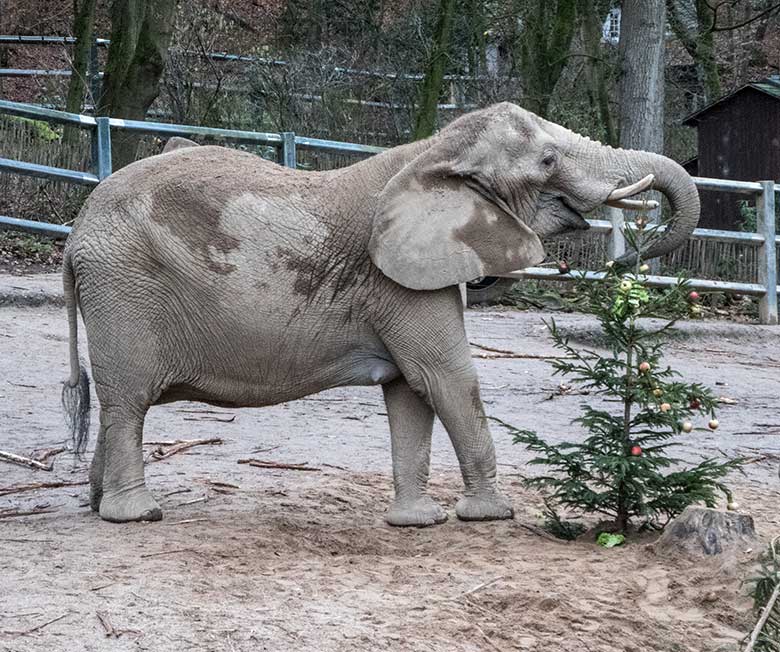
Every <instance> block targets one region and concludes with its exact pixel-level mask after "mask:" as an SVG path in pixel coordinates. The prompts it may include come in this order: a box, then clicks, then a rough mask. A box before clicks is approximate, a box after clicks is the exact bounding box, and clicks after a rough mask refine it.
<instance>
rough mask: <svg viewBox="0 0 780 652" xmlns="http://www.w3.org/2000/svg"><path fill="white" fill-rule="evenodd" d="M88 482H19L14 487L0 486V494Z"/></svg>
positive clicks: (85, 482) (71, 485)
mask: <svg viewBox="0 0 780 652" xmlns="http://www.w3.org/2000/svg"><path fill="white" fill-rule="evenodd" d="M85 484H89V480H79V481H78V482H32V483H30V484H20V485H16V486H15V487H2V488H0V496H7V495H8V494H18V493H22V492H23V491H35V490H36V489H58V488H59V487H79V486H81V485H85Z"/></svg>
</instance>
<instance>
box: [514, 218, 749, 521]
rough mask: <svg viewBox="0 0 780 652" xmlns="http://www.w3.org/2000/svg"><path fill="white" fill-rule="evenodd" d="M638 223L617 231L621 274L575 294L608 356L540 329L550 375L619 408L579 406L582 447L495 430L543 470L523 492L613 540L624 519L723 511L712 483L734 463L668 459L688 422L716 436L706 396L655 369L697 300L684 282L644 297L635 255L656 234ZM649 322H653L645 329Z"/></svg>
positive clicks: (718, 487)
mask: <svg viewBox="0 0 780 652" xmlns="http://www.w3.org/2000/svg"><path fill="white" fill-rule="evenodd" d="M646 224H647V222H646V219H645V217H644V216H643V215H640V216H639V218H638V219H637V221H636V227H635V228H633V229H632V228H626V229H625V237H626V241H627V243H628V245H629V246H630V247H631V248H632V249H633V250H634V251H636V252H637V261H636V263H635V265H634V266H633V268H632V269H631V270H630V271H628V270H626V269H619V268H618V265H616V264H615V263H608V264H607V271H606V274H605V276H604V279H603V280H602V281H599V282H595V283H589V284H585V283H583V284H582V286H581V288H580V291H581V292H583V293H584V294H585V295H586V297H587V301H588V303H589V310H590V312H592V313H593V314H594V315H595V316H596V317H597V318H598V320H599V322H600V324H601V328H602V331H603V334H604V336H605V337H606V340H607V341H608V343H609V346H610V349H611V351H610V354H609V355H599V354H598V353H596V352H594V351H590V350H586V349H581V348H578V347H575V346H573V345H571V344H570V343H569V339H568V338H567V337H566V336H565V335H564V334H563V333H562V332H561V331H560V330H559V329H558V327H557V325H556V324H555V321H554V320H551V321H550V322H549V323H548V324H547V325H548V327H549V329H550V333H551V335H552V338H553V341H554V344H555V346H556V348H558V349H560V350H562V351H563V352H564V354H565V355H564V356H563V357H561V358H559V359H556V360H555V361H554V362H553V366H554V368H555V373H560V374H563V375H565V376H567V377H568V378H570V379H571V380H573V381H575V382H578V383H582V386H583V388H587V389H589V390H590V394H591V395H594V394H595V395H601V396H603V397H605V398H606V399H607V401H612V400H614V401H615V402H617V403H618V404H619V408H618V409H615V410H611V409H606V408H602V407H594V406H592V405H583V407H582V416H580V417H579V418H577V419H575V420H574V422H575V423H577V424H580V425H581V426H583V427H584V429H585V430H586V431H587V432H588V433H589V434H588V435H587V436H586V438H585V439H584V440H583V441H582V442H567V443H562V444H557V445H552V444H548V443H547V442H545V441H544V440H543V439H541V438H540V437H539V436H537V434H536V433H534V432H532V431H529V430H518V429H516V428H513V427H512V426H509V425H508V424H505V425H507V427H508V428H509V429H510V430H511V431H512V433H513V435H514V440H515V443H520V444H525V446H526V447H527V448H528V449H529V450H531V451H533V452H534V453H535V454H536V457H535V458H534V459H532V460H531V464H537V465H544V466H546V467H548V468H549V472H547V473H545V474H544V475H542V476H540V477H535V478H531V479H529V480H528V482H529V484H531V485H537V486H541V487H543V488H545V489H547V490H548V491H549V492H550V496H549V498H548V501H549V502H551V503H552V504H554V505H555V504H557V505H562V506H565V507H568V508H572V509H574V510H575V511H577V512H579V513H596V514H600V515H603V516H605V517H608V518H610V519H612V520H613V521H614V531H615V532H619V533H626V532H627V531H628V527H629V524H630V523H631V521H632V519H642V520H643V522H644V523H645V524H648V525H652V526H663V525H665V524H666V523H667V522H668V521H669V520H670V519H672V518H673V517H675V516H676V515H678V514H680V513H681V512H682V511H683V510H684V509H685V507H687V506H688V505H690V504H693V503H704V504H705V505H707V506H709V507H713V506H715V504H716V502H717V496H718V493H719V492H723V493H724V494H725V495H726V497H727V498H728V500H729V502H731V496H730V493H729V491H728V489H727V488H726V486H725V485H724V484H723V483H722V482H721V479H722V478H723V477H724V476H725V475H726V474H727V473H729V472H730V471H731V470H732V469H734V468H735V467H736V466H738V465H739V464H740V461H739V460H732V461H725V462H719V461H716V460H712V459H708V460H704V461H702V462H701V463H700V464H698V465H696V466H685V465H684V464H683V462H682V460H680V459H677V458H675V457H673V456H672V455H670V448H672V447H673V446H675V445H678V444H677V443H676V442H675V441H674V439H675V437H676V436H679V435H680V434H681V433H689V432H691V431H693V430H694V429H695V425H694V424H695V423H696V421H698V420H704V422H705V423H707V427H709V428H710V429H712V430H714V429H716V428H717V427H718V421H717V420H716V418H715V405H716V397H715V396H714V395H713V394H712V392H711V391H710V390H709V389H707V388H706V387H704V386H702V385H700V384H696V383H693V384H689V383H685V382H682V381H681V380H679V374H677V372H675V371H674V370H673V369H671V368H670V367H669V366H667V365H666V364H664V363H662V361H661V357H662V350H663V345H664V342H665V340H666V338H667V336H668V333H669V331H670V329H671V328H672V326H673V325H674V323H675V322H676V321H677V320H678V319H680V318H682V317H685V316H688V315H698V314H699V313H700V310H701V309H700V305H699V303H698V302H699V295H698V294H697V293H696V292H694V291H692V290H691V288H690V286H689V285H688V284H687V283H686V281H685V280H682V279H680V280H678V282H677V284H676V285H675V286H674V287H671V288H668V289H666V290H663V291H654V290H653V291H651V290H649V289H648V287H647V282H646V281H647V279H646V277H645V275H644V274H645V273H646V272H647V271H648V267H647V265H644V264H643V263H642V261H641V251H642V250H643V248H644V246H645V245H646V244H647V243H648V242H649V241H651V240H652V239H653V238H654V237H656V231H657V229H656V228H651V227H647V226H646ZM649 317H661V318H662V322H661V324H660V325H659V324H658V322H649V323H648V322H647V321H646V318H649ZM640 320H645V321H642V322H640ZM699 429H702V428H699Z"/></svg>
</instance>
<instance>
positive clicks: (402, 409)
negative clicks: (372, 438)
mask: <svg viewBox="0 0 780 652" xmlns="http://www.w3.org/2000/svg"><path fill="white" fill-rule="evenodd" d="M382 390H383V392H384V396H385V404H386V406H387V416H388V420H389V421H390V436H391V443H392V452H393V483H394V485H395V500H394V501H393V504H392V505H391V507H390V509H389V510H388V512H387V515H386V516H385V520H386V521H387V522H388V523H389V524H390V525H398V526H416V527H425V526H428V525H435V524H436V523H443V522H444V521H446V520H447V514H446V512H445V511H444V510H443V509H442V508H441V507H440V506H439V505H437V504H436V503H435V502H434V501H433V499H432V498H431V497H430V496H428V495H427V494H426V493H425V492H426V488H427V485H428V472H429V467H430V461H431V431H432V429H433V410H432V409H431V408H430V406H429V405H428V404H427V403H425V401H424V400H423V399H422V398H421V397H420V396H418V395H417V394H415V393H414V392H413V391H412V389H411V388H410V387H409V385H408V384H407V382H406V380H405V379H404V378H398V379H396V380H393V381H391V382H389V383H386V384H385V385H382Z"/></svg>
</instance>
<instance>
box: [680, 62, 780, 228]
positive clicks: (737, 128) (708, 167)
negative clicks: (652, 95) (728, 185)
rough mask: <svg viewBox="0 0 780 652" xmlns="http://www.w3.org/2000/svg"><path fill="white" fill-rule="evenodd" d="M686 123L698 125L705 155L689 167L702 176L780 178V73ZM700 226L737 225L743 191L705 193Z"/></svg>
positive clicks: (701, 149) (749, 85) (707, 107)
mask: <svg viewBox="0 0 780 652" xmlns="http://www.w3.org/2000/svg"><path fill="white" fill-rule="evenodd" d="M683 124H684V125H687V126H690V127H695V128H696V129H697V130H698V135H699V147H698V150H699V155H698V157H697V158H696V159H692V160H690V161H686V164H685V167H686V169H687V170H689V171H690V172H694V173H695V174H697V175H698V176H701V177H713V178H716V179H736V180H738V181H762V180H765V179H772V180H774V181H780V76H772V77H769V78H767V79H764V80H762V81H758V82H752V83H750V84H746V85H745V86H743V87H742V88H739V89H738V90H736V91H734V92H733V93H731V94H730V95H726V96H725V97H722V98H720V99H719V100H717V101H716V102H713V103H712V104H710V105H709V106H706V107H704V108H703V109H701V110H699V111H696V112H695V113H692V114H691V115H689V116H688V117H687V118H685V119H684V120H683ZM701 199H702V215H701V221H700V222H699V226H700V227H702V228H708V229H737V228H738V225H739V223H740V221H741V219H742V218H741V216H740V211H739V204H738V202H739V201H740V199H744V197H740V196H739V195H733V194H730V193H723V192H708V191H704V192H702V193H701Z"/></svg>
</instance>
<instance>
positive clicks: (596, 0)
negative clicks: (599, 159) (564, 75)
mask: <svg viewBox="0 0 780 652" xmlns="http://www.w3.org/2000/svg"><path fill="white" fill-rule="evenodd" d="M581 11H582V18H581V20H582V36H583V42H584V45H585V51H586V53H587V54H588V59H587V63H586V65H587V70H588V96H589V99H590V103H591V106H592V107H593V108H594V109H595V110H596V113H597V115H598V119H599V124H600V125H601V126H602V129H603V130H604V141H605V142H606V144H607V145H611V146H612V147H617V146H618V138H617V128H616V126H615V119H614V117H613V115H612V111H611V109H610V106H609V89H608V88H607V73H608V70H609V66H608V64H607V62H606V61H605V59H604V57H605V56H606V52H607V48H605V47H604V46H603V45H602V43H601V37H602V19H603V17H604V16H606V15H607V12H608V11H609V3H608V2H605V1H604V0H586V1H585V2H583V3H582V6H581Z"/></svg>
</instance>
